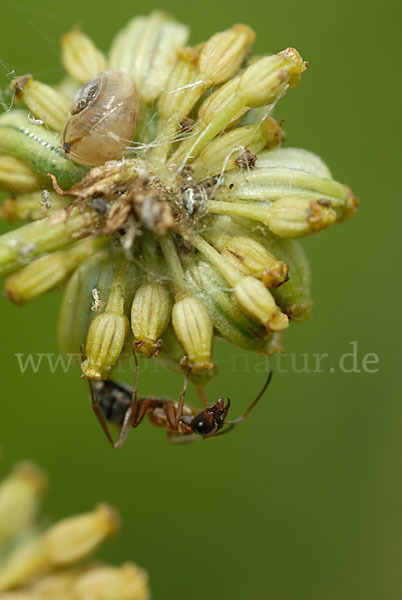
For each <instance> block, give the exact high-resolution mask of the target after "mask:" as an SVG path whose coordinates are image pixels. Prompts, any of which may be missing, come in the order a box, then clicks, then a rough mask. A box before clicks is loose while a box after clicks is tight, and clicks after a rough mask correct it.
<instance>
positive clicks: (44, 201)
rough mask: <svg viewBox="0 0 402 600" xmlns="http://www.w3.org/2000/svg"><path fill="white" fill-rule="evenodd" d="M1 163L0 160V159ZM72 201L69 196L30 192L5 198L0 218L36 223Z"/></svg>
mask: <svg viewBox="0 0 402 600" xmlns="http://www.w3.org/2000/svg"><path fill="white" fill-rule="evenodd" d="M0 162H1V158H0ZM71 201H72V198H71V197H69V196H59V194H56V193H55V192H48V191H47V190H46V194H45V195H44V194H43V193H42V192H31V193H29V194H21V195H20V196H16V197H10V198H6V199H5V200H4V202H3V204H2V205H1V206H0V218H1V219H7V221H10V222H11V223H12V222H14V221H19V220H22V221H37V220H38V219H43V218H44V217H47V216H48V215H49V214H51V213H53V212H55V211H56V210H59V209H60V208H64V207H65V206H67V204H69V203H70V202H71Z"/></svg>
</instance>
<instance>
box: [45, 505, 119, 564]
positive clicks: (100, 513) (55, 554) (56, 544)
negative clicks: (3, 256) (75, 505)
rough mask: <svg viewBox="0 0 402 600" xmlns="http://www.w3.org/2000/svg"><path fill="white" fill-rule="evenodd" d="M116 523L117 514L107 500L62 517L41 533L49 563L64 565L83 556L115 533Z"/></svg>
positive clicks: (117, 519) (117, 520) (117, 523)
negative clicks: (90, 510) (90, 508)
mask: <svg viewBox="0 0 402 600" xmlns="http://www.w3.org/2000/svg"><path fill="white" fill-rule="evenodd" d="M119 526H120V519H119V516H118V514H117V512H116V511H115V509H114V508H112V507H111V506H109V505H108V504H99V505H98V506H97V507H96V508H95V509H94V510H93V511H92V512H89V513H84V514H81V515H77V516H74V517H69V518H67V519H63V520H62V521H60V522H59V523H56V525H53V527H51V528H50V529H49V530H48V531H47V532H46V533H45V534H44V535H43V544H44V547H45V549H46V552H47V554H48V556H49V562H50V564H51V565H52V566H55V567H56V566H64V565H69V564H71V563H75V562H78V561H79V560H82V559H83V558H86V557H87V556H88V555H89V554H91V553H92V552H93V551H94V550H95V548H97V547H98V546H99V545H100V544H101V543H102V542H103V541H104V540H105V539H107V538H108V537H110V536H112V535H113V534H115V533H116V531H117V530H118V529H119Z"/></svg>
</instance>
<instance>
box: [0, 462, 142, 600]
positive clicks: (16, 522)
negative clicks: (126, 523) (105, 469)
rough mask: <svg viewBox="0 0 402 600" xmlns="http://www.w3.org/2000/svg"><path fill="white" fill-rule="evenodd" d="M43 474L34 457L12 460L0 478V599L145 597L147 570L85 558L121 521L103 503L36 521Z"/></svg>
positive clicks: (44, 481)
mask: <svg viewBox="0 0 402 600" xmlns="http://www.w3.org/2000/svg"><path fill="white" fill-rule="evenodd" d="M46 489H47V478H46V476H45V474H44V473H43V472H42V470H41V469H40V468H39V467H37V466H36V465H35V464H33V463H29V462H21V463H17V464H16V465H15V466H14V468H13V469H12V471H11V473H10V474H9V475H8V477H6V478H5V479H4V480H3V481H2V482H1V483H0V600H147V599H148V598H150V592H149V588H148V576H147V573H146V572H145V571H144V570H143V569H141V568H140V567H138V566H137V565H136V564H134V563H132V562H127V563H124V564H123V565H122V566H120V567H114V566H110V565H107V564H104V563H101V562H87V559H88V558H89V557H91V556H92V554H93V553H94V551H95V550H96V549H97V548H98V547H99V546H100V545H101V544H102V543H103V542H104V541H105V540H106V539H107V538H109V537H111V536H112V535H114V534H115V533H116V532H117V530H118V529H119V526H120V518H119V515H118V513H117V511H116V510H115V509H114V508H113V507H111V506H110V505H108V504H105V503H102V504H99V505H97V506H96V507H95V508H94V510H92V511H90V512H87V513H82V514H79V515H75V516H72V517H68V518H66V519H63V520H61V521H59V522H57V523H55V524H54V525H51V526H50V527H48V528H47V529H43V528H42V527H41V519H40V507H41V500H42V498H43V495H44V492H45V491H46Z"/></svg>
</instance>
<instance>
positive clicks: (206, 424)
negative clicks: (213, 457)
mask: <svg viewBox="0 0 402 600" xmlns="http://www.w3.org/2000/svg"><path fill="white" fill-rule="evenodd" d="M229 408H230V400H229V399H228V402H227V404H226V406H225V400H224V399H223V398H219V400H218V402H217V403H216V404H214V406H211V407H210V408H206V409H205V410H203V411H202V412H200V413H198V415H196V416H195V417H193V419H192V420H191V423H190V427H191V429H192V431H193V432H194V433H198V434H199V435H202V436H206V435H214V434H215V433H216V432H217V431H219V429H221V428H222V427H223V425H224V424H225V419H226V415H227V414H228V410H229Z"/></svg>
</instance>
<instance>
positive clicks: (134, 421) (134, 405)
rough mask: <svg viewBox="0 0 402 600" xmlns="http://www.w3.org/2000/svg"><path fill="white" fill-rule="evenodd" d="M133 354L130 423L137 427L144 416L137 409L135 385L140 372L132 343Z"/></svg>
mask: <svg viewBox="0 0 402 600" xmlns="http://www.w3.org/2000/svg"><path fill="white" fill-rule="evenodd" d="M133 356H134V361H135V376H134V387H133V395H132V398H131V425H132V426H133V427H137V425H139V424H140V423H141V421H142V419H143V418H144V414H145V413H144V414H143V415H142V416H139V415H138V411H139V408H140V407H139V403H138V393H137V386H138V376H139V373H140V365H139V364H138V358H137V354H136V352H135V346H134V345H133Z"/></svg>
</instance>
